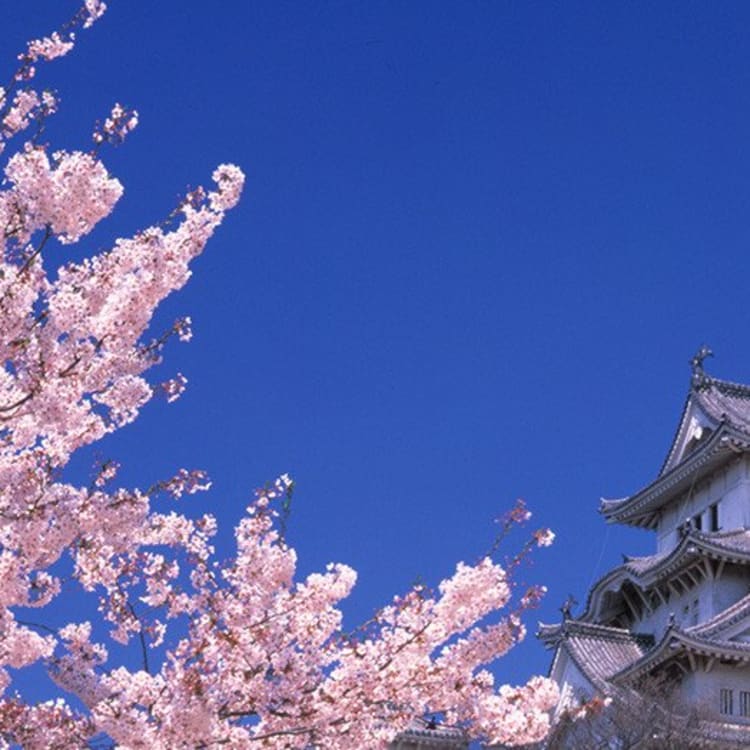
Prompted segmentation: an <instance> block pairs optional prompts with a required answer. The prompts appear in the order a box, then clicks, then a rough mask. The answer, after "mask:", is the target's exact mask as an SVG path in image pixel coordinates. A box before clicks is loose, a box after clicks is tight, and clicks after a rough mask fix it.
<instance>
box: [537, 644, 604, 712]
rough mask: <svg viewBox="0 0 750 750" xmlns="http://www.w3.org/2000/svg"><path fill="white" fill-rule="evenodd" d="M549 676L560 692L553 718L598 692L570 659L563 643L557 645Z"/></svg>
mask: <svg viewBox="0 0 750 750" xmlns="http://www.w3.org/2000/svg"><path fill="white" fill-rule="evenodd" d="M549 676H550V678H551V679H553V680H554V681H555V682H556V683H557V686H558V688H559V690H560V698H559V700H558V703H557V707H556V708H555V717H557V716H559V715H560V714H561V713H562V712H563V711H565V710H566V709H568V708H571V707H572V706H578V705H580V704H581V703H583V702H584V701H585V700H587V699H589V698H591V697H592V696H594V695H596V694H597V692H598V691H597V689H596V688H595V687H594V685H593V684H592V683H591V682H590V681H589V680H588V679H587V678H586V676H585V675H584V673H583V672H582V670H581V669H580V668H579V667H578V665H577V664H576V663H575V661H574V660H573V659H572V658H571V657H570V653H569V652H568V649H567V648H566V647H565V645H564V643H561V644H560V645H558V647H557V649H556V652H555V658H554V660H553V662H552V667H551V669H550V675H549Z"/></svg>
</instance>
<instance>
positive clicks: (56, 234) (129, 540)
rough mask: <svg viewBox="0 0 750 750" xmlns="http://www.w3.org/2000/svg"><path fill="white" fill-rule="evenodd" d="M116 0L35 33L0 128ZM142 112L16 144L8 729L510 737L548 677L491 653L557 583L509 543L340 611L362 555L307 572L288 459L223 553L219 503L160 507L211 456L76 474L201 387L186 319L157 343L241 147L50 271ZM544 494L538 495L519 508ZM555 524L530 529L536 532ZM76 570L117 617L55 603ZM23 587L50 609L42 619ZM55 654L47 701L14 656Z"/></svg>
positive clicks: (6, 304)
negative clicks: (149, 479)
mask: <svg viewBox="0 0 750 750" xmlns="http://www.w3.org/2000/svg"><path fill="white" fill-rule="evenodd" d="M104 9H105V5H104V3H102V2H100V0H86V2H85V5H84V6H83V8H82V9H81V11H80V12H79V13H78V14H77V15H76V17H75V19H74V21H75V23H73V24H72V25H69V26H68V27H66V30H65V31H60V32H53V33H52V34H50V35H49V36H46V37H43V38H40V39H36V40H34V41H32V42H30V43H29V45H28V47H27V49H26V51H25V52H24V53H22V54H21V55H20V63H21V64H20V68H19V70H18V71H17V72H16V74H15V75H14V77H13V80H14V84H13V86H11V87H9V88H8V89H7V90H6V89H1V90H0V113H2V114H1V115H0V151H1V150H2V149H3V148H4V147H5V146H6V145H7V144H9V143H11V142H13V141H14V139H16V140H19V139H20V138H21V137H22V136H23V135H24V133H25V132H26V131H28V130H29V129H30V128H31V126H32V124H33V123H34V122H35V121H36V122H38V121H39V120H40V118H45V117H48V116H51V115H52V114H53V113H54V111H55V109H56V106H57V101H56V99H55V98H54V96H53V95H52V94H50V93H48V92H42V93H40V92H37V91H35V90H33V89H31V88H29V87H28V86H26V84H27V83H28V82H29V81H30V80H31V79H32V78H33V77H34V75H35V65H36V64H38V63H41V62H46V61H50V60H54V59H55V58H58V57H60V56H62V55H64V54H66V53H67V52H69V51H70V49H71V48H72V47H73V45H74V43H75V41H76V40H75V37H74V33H73V31H72V29H73V28H79V27H81V28H88V27H89V26H90V25H91V24H92V23H93V21H95V20H96V19H98V18H99V17H100V16H101V15H102V13H103V12H104ZM136 124H137V114H136V113H135V112H134V111H133V110H129V109H127V108H125V107H122V106H121V105H115V107H114V108H113V110H112V112H111V113H110V115H109V117H107V118H106V119H105V120H104V122H103V123H102V124H100V125H98V126H97V129H96V131H95V135H94V140H95V144H96V147H95V148H94V150H93V151H92V152H90V153H84V152H80V151H52V150H50V148H49V147H48V146H47V145H45V144H41V143H39V142H37V139H36V138H35V136H34V134H31V135H29V137H28V138H27V140H26V141H25V142H21V143H17V144H16V148H15V150H14V152H13V153H12V154H11V155H10V156H9V157H8V159H7V162H6V164H5V166H4V175H5V181H4V182H3V184H2V186H0V226H2V228H3V230H4V234H3V238H4V239H3V245H2V255H0V360H1V361H2V367H0V641H1V642H2V649H0V748H3V747H15V746H22V747H27V748H47V747H60V748H62V747H66V748H67V747H86V746H90V742H91V740H92V738H95V737H97V736H107V737H108V738H110V739H111V740H112V742H113V743H115V745H116V746H118V747H122V748H150V749H154V750H159V749H160V748H164V749H165V750H167V749H169V748H176V747H188V746H189V747H209V746H210V747H213V746H220V747H232V748H245V747H268V748H300V749H301V748H308V747H313V746H314V747H336V748H342V749H346V748H363V747H367V748H377V747H383V746H385V745H386V744H387V743H388V742H389V741H391V740H392V739H393V737H394V736H395V735H396V734H397V733H398V732H400V731H402V730H403V729H405V728H407V727H409V726H410V724H411V722H412V721H413V720H414V719H415V718H417V717H422V716H424V715H426V714H428V713H429V714H431V713H436V714H439V715H441V716H442V717H444V720H445V721H446V722H448V723H450V724H454V725H457V726H460V727H464V728H465V729H466V731H467V732H468V733H469V734H470V735H471V736H475V737H478V738H480V739H483V740H485V741H488V742H491V743H506V744H522V743H528V742H532V741H536V740H538V739H540V738H542V737H543V736H544V734H545V732H546V730H547V727H548V714H547V711H548V709H549V708H550V707H551V706H552V704H553V703H554V701H555V690H554V687H553V685H552V683H550V682H549V681H548V680H545V679H543V678H532V679H531V680H530V681H529V682H528V683H527V684H526V685H523V686H520V687H517V688H511V687H508V686H502V685H501V686H496V685H495V684H494V679H493V677H492V674H491V672H490V671H489V666H490V665H491V664H492V663H493V662H494V661H495V660H496V659H497V658H499V657H500V656H502V655H503V654H504V653H505V652H506V651H507V650H508V649H510V648H512V647H513V646H514V645H515V644H516V643H517V642H518V641H519V640H520V639H521V638H523V637H524V634H525V629H524V626H523V623H522V620H521V614H522V613H523V611H524V610H526V609H528V608H529V607H533V606H536V604H537V603H538V601H539V598H540V597H541V596H542V594H543V590H542V588H541V587H536V588H531V589H529V590H528V591H527V593H526V594H525V595H524V596H522V597H521V598H520V601H519V602H517V603H514V600H513V586H512V581H511V576H510V569H509V568H508V566H506V567H503V566H501V565H499V564H498V563H497V562H495V561H494V560H493V559H492V557H491V556H489V555H488V556H486V557H484V558H482V559H481V560H479V561H478V562H477V563H475V564H471V565H469V564H464V563H460V564H459V565H458V566H457V567H456V570H455V573H454V574H453V575H452V576H450V577H449V578H447V579H446V580H445V581H443V582H442V583H440V584H439V585H438V587H437V589H436V591H435V592H428V591H427V590H426V589H424V588H422V587H419V586H415V587H414V588H413V589H412V590H410V591H409V592H407V593H406V594H405V595H403V596H401V597H398V598H396V599H394V601H393V602H392V603H391V604H390V605H388V606H386V607H384V608H383V609H382V610H380V612H378V613H377V615H376V616H375V617H374V618H373V620H372V621H371V622H370V623H368V624H367V625H366V626H363V627H362V628H360V629H358V630H357V631H355V632H353V633H348V634H344V633H342V613H341V609H340V604H341V602H342V600H344V599H345V598H346V597H347V596H348V594H349V593H350V592H351V590H352V588H353V586H354V584H355V581H356V574H355V572H354V571H353V570H352V569H351V568H349V567H348V566H346V565H342V564H331V565H329V566H328V567H327V569H326V570H325V571H324V572H322V573H312V574H310V575H308V576H307V577H306V578H304V579H302V580H300V579H299V577H298V575H297V556H296V553H295V551H294V550H293V549H292V548H291V547H290V546H289V545H288V544H287V542H286V540H285V537H284V519H285V514H286V513H287V512H288V508H289V502H290V498H291V493H292V491H293V489H294V484H293V482H292V480H291V478H290V477H289V476H288V475H286V474H284V475H282V476H281V477H279V478H278V479H277V480H275V481H274V482H272V483H271V484H269V485H267V486H265V487H263V488H261V489H260V490H258V492H257V494H256V496H255V498H254V499H253V500H252V502H251V503H250V504H249V506H248V508H247V512H246V514H245V516H244V517H243V518H242V520H241V521H240V522H239V524H238V526H237V528H236V532H235V541H236V554H235V556H234V557H233V558H232V559H231V560H229V561H228V562H224V563H220V562H219V561H218V560H217V559H216V553H215V550H214V547H213V544H212V539H213V537H214V535H215V534H216V531H217V529H216V521H215V519H214V518H213V517H212V516H210V515H208V514H206V515H203V516H201V517H199V518H190V517H188V516H187V515H185V514H181V513H177V512H175V511H174V510H169V509H168V510H166V511H165V510H164V509H163V507H162V504H163V503H168V504H169V505H168V508H171V507H172V504H173V501H174V500H176V499H178V498H180V497H181V496H182V495H184V494H192V493H195V492H198V491H201V490H207V489H208V488H209V486H210V482H209V480H208V478H207V476H206V474H205V473H204V472H201V471H196V470H187V469H180V470H178V471H177V472H176V473H175V474H174V476H173V477H172V478H171V479H169V480H167V481H164V482H158V483H156V484H155V485H153V486H152V487H151V488H150V489H149V490H145V491H140V490H137V489H128V488H124V487H120V486H117V484H118V468H119V464H118V463H117V462H116V461H114V460H112V459H108V460H106V461H103V462H101V463H100V465H99V466H98V467H97V468H96V469H95V471H94V476H93V477H92V479H91V481H90V483H89V484H88V486H77V485H75V484H73V483H71V482H68V481H64V480H63V479H62V478H61V477H62V476H63V475H62V470H63V469H64V468H65V467H66V465H67V464H68V462H69V461H70V459H71V457H72V456H73V455H74V454H75V453H76V452H77V451H79V450H80V449H82V448H83V447H85V446H88V445H91V444H93V443H96V442H97V441H99V440H101V439H102V438H104V437H105V436H107V435H108V434H110V433H112V432H114V431H116V430H118V429H119V428H121V427H123V426H125V425H127V424H129V423H130V422H132V421H133V420H135V419H136V418H137V416H138V415H139V413H140V411H141V409H143V408H144V406H145V405H146V404H147V403H148V402H149V400H150V399H151V398H153V396H154V395H155V394H156V393H158V392H163V393H164V394H165V395H166V396H167V399H168V400H169V401H172V400H174V399H175V398H177V397H178V396H179V395H180V393H182V391H183V390H184V388H185V386H186V383H187V380H186V378H185V377H184V376H182V375H180V374H178V375H177V376H175V377H174V378H173V379H171V380H168V381H167V382H165V383H161V384H154V383H153V382H152V381H151V380H150V379H149V370H150V368H152V367H153V366H154V365H155V364H156V363H158V362H159V361H160V356H161V352H162V350H163V349H164V347H165V345H166V341H167V339H168V338H169V337H170V336H171V335H172V334H174V335H175V336H177V337H178V338H179V339H180V340H184V341H187V340H189V339H190V336H191V333H190V319H189V318H183V319H181V320H179V321H177V323H175V324H174V326H173V327H172V328H171V329H170V331H169V332H168V333H167V334H165V336H163V337H162V338H160V339H156V340H152V341H151V343H145V342H146V341H147V340H148V339H147V337H148V336H149V327H150V325H151V320H152V317H153V314H154V311H155V309H156V308H157V306H158V305H159V304H160V303H161V301H162V300H164V299H165V298H166V297H167V296H168V295H169V294H171V293H172V292H174V291H176V290H178V289H180V288H181V287H182V286H183V285H184V284H185V283H186V282H187V281H188V279H189V277H190V273H191V271H190V263H191V261H192V260H193V259H194V258H195V257H196V256H197V255H199V254H200V253H201V252H202V251H203V249H204V247H205V246H206V243H207V242H208V240H209V239H210V238H211V236H212V235H213V233H214V231H215V230H216V229H217V228H218V226H219V225H220V224H221V223H222V221H223V220H224V218H225V215H226V212H227V211H229V210H230V209H232V208H234V207H235V206H236V205H237V203H238V201H239V199H240V195H241V193H242V189H243V186H244V174H243V173H242V171H241V170H240V169H239V168H238V167H236V166H234V165H231V164H221V165H219V166H218V167H217V168H216V170H215V171H214V173H213V180H214V182H215V184H216V187H215V188H214V189H213V190H204V189H202V188H198V189H195V190H193V191H191V192H190V193H189V194H188V196H187V197H186V199H185V200H184V201H183V202H182V203H181V204H180V205H179V207H178V209H177V210H176V211H175V212H174V213H173V214H172V215H171V217H170V219H171V220H170V221H169V222H165V223H163V224H159V225H155V226H151V227H148V228H146V229H143V230H141V231H139V232H138V233H136V234H134V235H133V236H131V237H125V238H120V239H117V240H115V241H114V242H113V243H112V245H111V247H110V248H109V249H108V250H105V251H103V252H100V253H98V254H95V255H92V256H90V257H86V258H84V259H83V260H77V261H68V262H65V263H63V265H62V266H60V267H59V268H56V269H53V270H52V271H51V272H48V271H47V269H46V267H45V263H46V262H47V260H48V257H49V255H51V253H49V250H50V248H54V249H55V250H56V254H60V253H61V252H62V251H64V250H65V248H64V247H62V248H61V247H59V246H66V245H70V244H73V243H77V242H80V241H81V240H82V239H84V238H85V237H86V236H87V235H88V234H89V233H90V232H91V231H92V230H93V229H94V227H95V226H97V225H98V224H99V223H100V222H101V221H102V220H103V219H105V218H106V217H107V216H108V215H109V214H110V213H111V211H112V210H113V208H114V206H115V204H116V203H117V201H118V200H119V198H120V196H121V195H122V193H123V186H122V185H121V183H120V182H119V181H118V180H117V179H116V178H115V177H113V176H111V175H110V173H109V171H108V170H107V169H106V167H105V166H104V164H103V163H102V161H101V155H100V148H99V147H100V146H104V145H106V144H113V143H114V144H117V143H120V142H121V141H122V140H123V139H124V137H125V136H126V135H127V134H128V133H129V132H130V131H131V130H132V129H133V128H134V127H135V125H136ZM529 515H530V514H529V512H528V511H527V510H526V508H525V506H521V505H519V506H517V507H516V508H515V509H514V510H513V511H512V512H511V514H510V516H509V517H508V518H507V519H506V521H505V523H506V525H507V524H518V523H522V522H524V521H526V520H528V517H529ZM552 538H553V535H552V533H551V532H549V531H547V530H542V531H539V532H537V533H536V534H535V535H534V537H533V539H534V540H535V542H536V544H538V545H539V546H546V545H547V544H549V543H551V541H552ZM532 543H533V542H531V541H530V542H529V544H532ZM66 560H67V561H68V562H65V561H66ZM71 570H72V572H70V571H71ZM61 571H64V576H65V577H64V578H63V573H62V572H61ZM71 585H75V586H77V587H78V588H79V589H80V590H81V591H82V592H84V593H85V595H87V596H90V597H91V598H92V599H94V600H95V601H96V602H98V617H99V620H98V622H97V624H98V627H95V626H94V623H92V622H91V620H90V619H88V618H85V617H82V618H80V619H78V620H75V621H72V622H69V623H67V624H66V625H65V626H64V627H62V628H59V629H58V630H55V629H54V628H52V627H50V626H49V625H45V624H44V613H45V610H46V608H47V607H49V606H50V605H51V604H52V603H53V602H54V601H55V599H57V598H58V597H60V596H61V595H62V592H63V590H64V586H71ZM21 608H34V609H36V610H38V612H39V617H38V618H36V624H31V623H30V622H29V621H27V620H26V619H23V618H21V617H20V616H19V610H20V609H21ZM105 632H106V635H104V633H105ZM110 641H111V642H114V643H116V644H124V645H128V644H132V645H134V646H135V649H136V651H138V652H139V653H140V655H141V663H140V665H139V666H138V667H133V666H132V663H131V661H130V660H129V661H128V663H130V664H131V666H129V667H126V666H124V665H123V664H121V663H118V662H117V659H116V658H115V657H113V654H117V653H121V651H119V652H118V649H114V648H111V643H110ZM39 663H42V664H44V665H45V666H46V668H47V671H48V673H49V675H50V677H51V679H52V680H53V681H54V683H55V684H56V685H57V686H58V688H59V690H60V691H61V697H60V699H58V700H55V701H52V702H46V703H41V704H38V705H34V704H30V703H26V702H24V701H23V700H22V699H21V698H20V697H18V696H17V695H16V694H15V692H14V686H13V680H12V676H13V674H14V671H15V670H23V669H26V668H28V667H31V666H32V665H35V664H39ZM71 696H75V697H76V701H75V705H77V706H83V709H81V710H78V709H77V710H74V709H73V708H71V706H70V705H69V702H68V700H66V699H69V698H70V697H71ZM71 702H72V701H71Z"/></svg>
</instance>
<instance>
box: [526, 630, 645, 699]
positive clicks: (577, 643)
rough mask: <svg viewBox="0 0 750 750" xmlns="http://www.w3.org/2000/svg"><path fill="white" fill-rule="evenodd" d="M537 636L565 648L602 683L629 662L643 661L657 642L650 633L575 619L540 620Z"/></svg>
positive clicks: (590, 677)
mask: <svg viewBox="0 0 750 750" xmlns="http://www.w3.org/2000/svg"><path fill="white" fill-rule="evenodd" d="M537 638H539V639H540V640H541V641H542V642H544V644H545V645H546V646H547V647H548V648H552V647H555V648H557V649H564V650H565V651H566V652H567V654H568V656H569V658H570V659H571V661H572V662H573V663H574V664H575V665H576V667H578V669H579V670H580V671H581V673H582V674H583V675H584V676H585V677H586V679H588V680H589V681H590V682H591V683H592V684H594V685H602V683H603V682H606V681H607V680H609V679H610V678H611V677H612V676H613V675H615V674H617V673H618V672H620V671H621V670H623V669H624V668H625V667H626V666H627V665H628V664H632V663H633V662H634V661H637V660H639V659H640V658H641V657H642V656H643V655H644V653H645V652H646V650H647V649H648V648H649V647H650V646H651V645H653V638H651V637H650V636H643V635H638V634H633V633H631V632H629V631H628V630H623V629H622V628H612V627H608V626H606V625H596V624H593V623H588V622H580V621H579V620H571V619H568V620H564V621H563V622H562V623H559V624H557V625H545V624H542V623H540V625H539V631H538V632H537Z"/></svg>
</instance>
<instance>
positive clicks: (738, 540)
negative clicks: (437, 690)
mask: <svg viewBox="0 0 750 750" xmlns="http://www.w3.org/2000/svg"><path fill="white" fill-rule="evenodd" d="M703 556H705V557H710V558H712V559H718V560H728V561H731V562H747V563H750V529H735V530H734V531H711V532H708V531H705V532H704V531H697V530H696V529H691V530H690V531H689V532H688V533H687V534H686V535H685V536H684V537H683V538H682V540H681V541H680V543H679V544H678V545H677V546H676V547H674V549H672V550H670V551H668V552H659V553H657V554H655V555H647V556H645V557H626V558H625V562H624V563H623V564H622V565H620V566H618V567H617V568H613V569H612V570H610V571H609V572H608V573H606V574H605V575H603V576H602V577H601V578H600V579H599V580H598V581H596V582H595V583H594V585H593V586H592V587H591V588H590V589H589V593H588V597H587V599H586V607H585V609H584V614H583V615H581V619H582V620H589V619H591V618H593V617H594V616H595V615H596V611H595V610H596V603H597V600H598V599H599V597H601V596H603V595H604V594H605V593H607V592H610V591H613V590H618V589H619V587H621V586H622V584H623V583H624V582H625V581H630V582H631V583H633V584H634V585H636V586H638V587H639V588H640V589H641V590H642V591H647V590H648V589H649V588H650V587H652V586H654V585H656V584H658V583H659V582H661V581H663V580H664V578H665V577H669V576H670V575H671V574H672V573H673V572H675V571H677V570H680V569H681V568H682V567H683V566H684V565H685V564H686V563H689V562H690V560H693V559H695V558H697V557H703Z"/></svg>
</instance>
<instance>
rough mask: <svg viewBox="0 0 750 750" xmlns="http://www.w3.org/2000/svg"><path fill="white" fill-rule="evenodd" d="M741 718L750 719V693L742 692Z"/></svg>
mask: <svg viewBox="0 0 750 750" xmlns="http://www.w3.org/2000/svg"><path fill="white" fill-rule="evenodd" d="M740 716H745V717H746V718H750V691H747V690H740Z"/></svg>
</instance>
